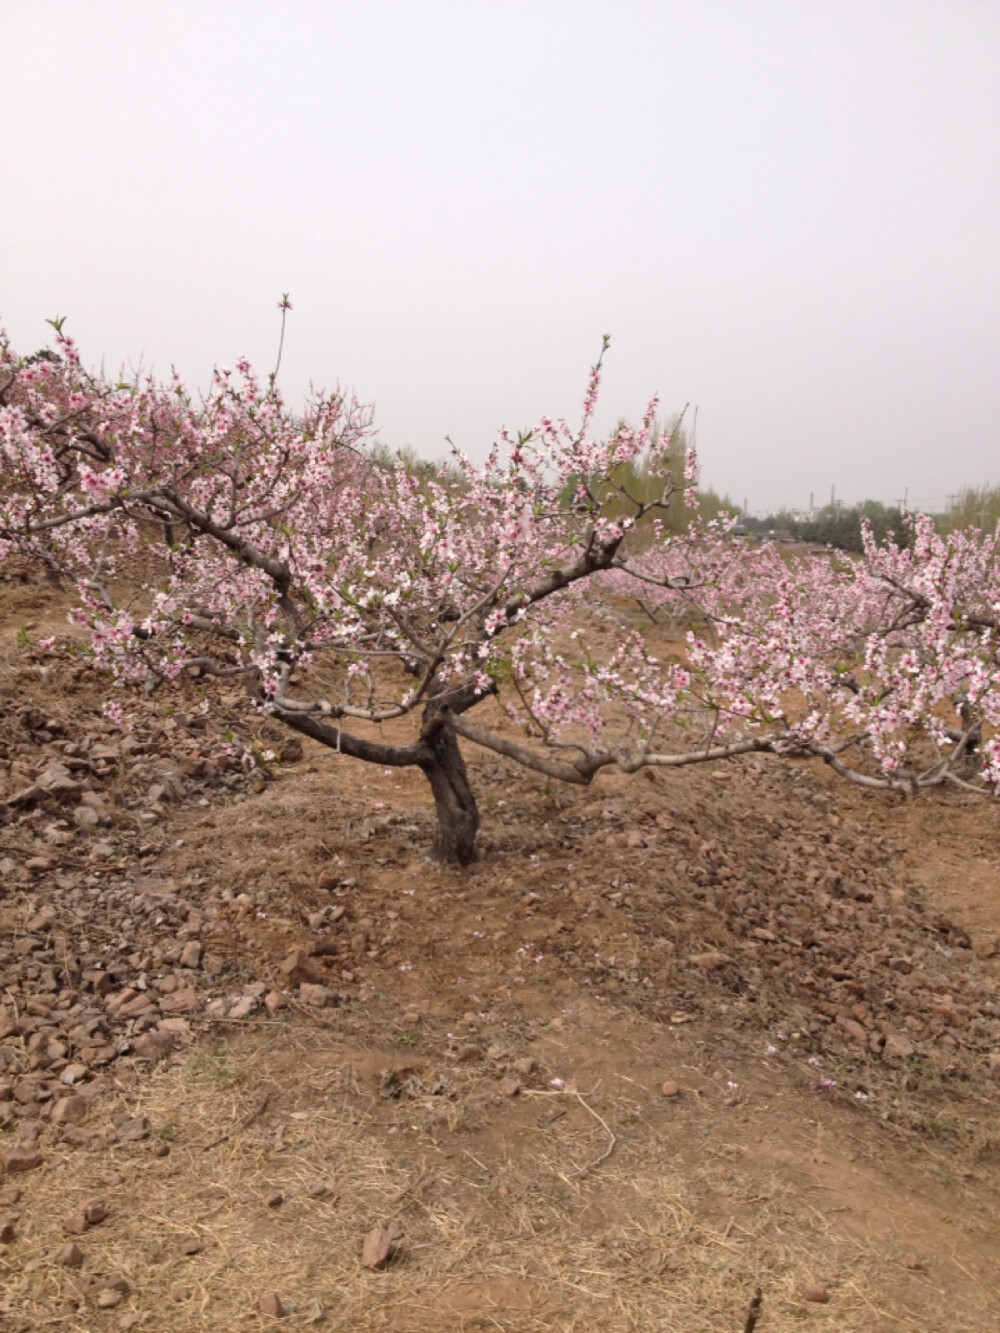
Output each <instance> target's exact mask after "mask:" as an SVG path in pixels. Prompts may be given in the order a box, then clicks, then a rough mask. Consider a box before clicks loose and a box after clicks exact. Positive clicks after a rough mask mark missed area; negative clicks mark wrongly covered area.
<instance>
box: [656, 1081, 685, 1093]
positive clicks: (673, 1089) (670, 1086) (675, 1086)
mask: <svg viewBox="0 0 1000 1333" xmlns="http://www.w3.org/2000/svg"><path fill="white" fill-rule="evenodd" d="M660 1092H661V1093H662V1094H663V1096H664V1097H679V1096H680V1095H681V1087H680V1084H679V1083H674V1082H673V1080H672V1079H669V1078H668V1079H667V1081H666V1082H665V1083H664V1084H663V1086H662V1087H661V1088H660Z"/></svg>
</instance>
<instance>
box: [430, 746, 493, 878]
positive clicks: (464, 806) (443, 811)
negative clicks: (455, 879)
mask: <svg viewBox="0 0 1000 1333" xmlns="http://www.w3.org/2000/svg"><path fill="white" fill-rule="evenodd" d="M425 744H426V746H427V748H428V749H429V751H430V756H429V758H427V759H425V760H422V761H421V763H420V767H421V768H422V769H423V771H424V773H425V774H426V775H427V781H428V782H429V783H430V784H431V791H432V792H433V793H434V804H435V806H436V808H437V817H438V831H437V836H436V837H435V839H434V847H433V855H434V856H435V857H436V858H437V859H438V860H439V861H445V862H447V863H448V864H450V865H460V866H467V865H469V863H470V862H472V861H474V860H475V858H476V834H477V833H478V831H479V809H478V807H477V805H476V798H475V796H473V794H472V788H471V787H470V786H469V775H468V773H467V772H466V770H465V760H464V759H463V758H462V752H461V750H460V749H459V748H458V741H457V740H456V739H455V733H454V731H452V729H451V727H449V726H443V727H441V728H440V730H438V731H437V732H436V733H435V734H434V736H433V737H431V738H429V739H427V740H426V741H425Z"/></svg>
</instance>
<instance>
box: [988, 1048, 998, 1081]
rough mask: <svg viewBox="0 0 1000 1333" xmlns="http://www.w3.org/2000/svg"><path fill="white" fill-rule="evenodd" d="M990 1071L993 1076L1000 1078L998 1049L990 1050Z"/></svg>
mask: <svg viewBox="0 0 1000 1333" xmlns="http://www.w3.org/2000/svg"><path fill="white" fill-rule="evenodd" d="M989 1065H990V1073H991V1074H992V1075H993V1077H994V1078H1000V1051H991V1052H990V1057H989Z"/></svg>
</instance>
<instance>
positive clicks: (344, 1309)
mask: <svg viewBox="0 0 1000 1333" xmlns="http://www.w3.org/2000/svg"><path fill="white" fill-rule="evenodd" d="M345 1056H346V1057H347V1059H346V1061H345ZM376 1064H377V1058H376ZM397 1065H398V1067H399V1068H400V1069H401V1070H403V1072H405V1069H404V1067H403V1065H402V1060H401V1059H400V1060H399V1061H397ZM414 1067H416V1068H419V1067H420V1062H419V1059H417V1060H416V1064H415V1066H414ZM365 1068H366V1069H367V1070H368V1073H367V1074H366V1072H365V1069H362V1068H361V1064H359V1062H358V1060H357V1059H356V1058H352V1057H351V1056H350V1055H349V1053H348V1052H347V1051H346V1049H345V1048H344V1047H342V1046H337V1045H335V1044H334V1043H333V1040H332V1039H331V1037H330V1034H329V1033H328V1032H327V1033H323V1032H319V1031H317V1029H316V1028H315V1027H310V1026H307V1025H305V1024H304V1023H303V1022H301V1021H300V1020H298V1019H296V1020H294V1021H293V1022H292V1023H291V1024H289V1026H288V1027H287V1028H286V1029H285V1030H283V1031H281V1032H280V1033H277V1034H276V1033H275V1032H274V1031H273V1030H267V1031H266V1032H265V1031H263V1030H261V1031H258V1032H256V1033H251V1032H248V1033H240V1034H239V1035H238V1036H236V1037H235V1038H234V1039H233V1040H232V1041H231V1042H229V1041H225V1040H220V1041H214V1042H209V1043H204V1042H203V1043H202V1044H201V1045H196V1046H194V1047H192V1048H189V1050H188V1051H187V1052H185V1053H184V1054H183V1055H182V1056H180V1057H179V1058H177V1059H176V1060H175V1061H174V1062H171V1063H169V1064H167V1065H163V1066H161V1067H160V1068H159V1069H157V1070H154V1071H153V1072H152V1074H151V1075H149V1076H147V1077H146V1078H145V1079H144V1080H143V1081H142V1082H141V1083H136V1084H135V1085H134V1086H133V1087H131V1088H128V1089H125V1088H123V1089H121V1090H119V1092H118V1093H117V1094H116V1096H115V1097H113V1098H108V1099H105V1100H104V1101H103V1102H101V1103H100V1104H99V1106H98V1107H97V1108H96V1110H95V1113H94V1124H93V1127H95V1128H101V1127H102V1126H107V1128H108V1129H109V1130H110V1127H111V1122H113V1119H114V1117H115V1116H119V1117H121V1116H123V1115H125V1114H128V1115H132V1116H135V1115H146V1116H148V1117H149V1120H150V1122H151V1124H152V1127H153V1132H152V1135H151V1137H150V1138H149V1139H148V1140H146V1141H145V1142H141V1143H132V1144H127V1143H110V1144H107V1145H105V1146H102V1147H100V1148H99V1149H96V1150H92V1149H89V1148H87V1149H78V1150H76V1151H74V1152H71V1153H70V1152H66V1153H62V1154H60V1152H59V1150H58V1149H54V1150H52V1151H50V1152H49V1153H48V1154H47V1156H48V1165H47V1167H46V1168H45V1169H44V1170H42V1171H40V1172H36V1173H33V1174H32V1175H30V1176H25V1177H23V1181H24V1190H25V1197H24V1199H23V1200H22V1203H21V1211H22V1221H21V1223H20V1224H19V1232H20V1238H19V1240H18V1242H17V1244H16V1246H15V1247H11V1248H10V1249H8V1250H7V1251H6V1252H5V1253H4V1254H3V1255H2V1257H0V1264H2V1268H0V1274H2V1280H3V1282H4V1285H5V1290H6V1292H7V1297H6V1301H5V1305H4V1307H2V1308H3V1309H4V1310H5V1311H6V1318H7V1320H8V1322H7V1323H6V1324H4V1327H5V1328H9V1329H11V1330H19V1331H20V1330H25V1331H26V1330H28V1329H32V1330H34V1329H41V1328H45V1327H50V1326H51V1327H58V1328H65V1329H67V1330H80V1331H82V1330H85V1329H96V1328H105V1327H108V1328H114V1327H116V1326H117V1323H118V1321H119V1320H120V1319H121V1317H122V1315H123V1314H127V1313H129V1312H136V1313H139V1314H140V1315H141V1324H140V1325H138V1326H139V1327H141V1328H142V1329H161V1330H167V1329H169V1330H187V1329H192V1330H194V1329H206V1330H207V1329H210V1330H213V1333H227V1331H228V1330H231V1329H232V1330H237V1329H245V1328H253V1327H263V1326H265V1325H267V1324H269V1323H271V1322H273V1321H271V1320H269V1319H268V1318H267V1317H265V1316H264V1315H262V1314H261V1313H260V1300H261V1298H262V1297H263V1296H264V1295H265V1294H267V1293H269V1292H275V1293H277V1294H278V1295H279V1296H280V1297H281V1299H282V1300H283V1302H284V1303H285V1304H286V1306H288V1307H291V1309H290V1317H289V1319H288V1321H287V1326H288V1327H295V1326H308V1325H309V1324H310V1323H311V1322H313V1321H315V1320H316V1318H317V1313H318V1311H319V1310H322V1312H323V1314H322V1318H323V1323H322V1326H323V1327H325V1328H330V1329H343V1330H347V1329H350V1330H372V1333H375V1331H376V1330H379V1331H382V1330H385V1331H388V1330H399V1331H400V1333H424V1331H425V1330H431V1329H470V1330H471V1329H503V1330H506V1333H528V1331H529V1330H532V1331H534V1330H543V1329H544V1330H551V1329H559V1330H575V1331H576V1333H598V1330H600V1333H617V1331H618V1330H621V1331H622V1333H624V1331H625V1330H636V1331H637V1333H638V1331H639V1330H643V1331H644V1330H650V1329H652V1330H663V1333H729V1330H738V1329H742V1327H743V1320H744V1318H745V1311H746V1306H747V1303H748V1301H749V1298H750V1295H751V1294H752V1292H753V1289H754V1287H755V1286H757V1284H758V1283H759V1284H760V1285H762V1286H763V1288H764V1293H765V1306H764V1309H765V1313H764V1316H763V1318H762V1320H761V1323H760V1324H759V1326H758V1327H759V1330H760V1333H781V1331H782V1330H793V1329H795V1330H798V1329H801V1328H803V1327H807V1328H815V1329H830V1330H834V1329H836V1330H837V1333H872V1331H873V1330H881V1329H886V1330H888V1329H897V1330H912V1333H925V1331H926V1330H928V1329H931V1328H941V1329H945V1328H947V1329H948V1330H949V1333H985V1330H987V1329H992V1328H995V1327H996V1326H997V1309H996V1306H995V1305H994V1306H993V1307H992V1312H991V1308H990V1300H989V1297H988V1296H987V1294H986V1293H985V1292H984V1291H983V1290H982V1289H980V1288H978V1287H977V1285H976V1283H975V1281H974V1280H973V1279H972V1276H971V1274H970V1278H969V1283H968V1286H967V1289H966V1291H965V1292H964V1294H959V1293H956V1288H955V1284H954V1282H953V1281H952V1282H950V1283H949V1289H948V1292H947V1294H945V1293H944V1292H942V1291H940V1290H938V1286H937V1283H936V1281H935V1280H934V1279H933V1277H932V1276H931V1275H928V1274H927V1273H924V1272H921V1271H918V1270H915V1269H913V1268H912V1267H910V1268H908V1267H907V1266H906V1256H905V1255H900V1254H899V1253H897V1252H896V1251H895V1250H894V1249H893V1247H892V1246H890V1245H883V1246H874V1247H873V1246H871V1245H869V1244H866V1243H864V1242H863V1241H861V1240H859V1239H857V1238H856V1237H853V1236H851V1235H850V1234H848V1232H847V1231H846V1230H844V1229H843V1228H842V1227H841V1226H840V1225H839V1223H838V1219H837V1218H836V1217H835V1216H833V1215H823V1214H822V1213H821V1212H819V1211H817V1209H816V1208H815V1207H813V1206H812V1205H811V1204H810V1203H809V1201H808V1199H807V1197H806V1195H805V1193H804V1192H803V1191H801V1190H799V1189H797V1188H796V1187H795V1186H793V1185H792V1184H790V1183H789V1180H788V1179H787V1178H786V1177H784V1176H783V1177H782V1178H781V1179H779V1178H778V1177H777V1176H775V1175H774V1174H773V1172H770V1171H760V1172H755V1171H754V1170H753V1169H747V1166H746V1163H745V1159H744V1157H743V1155H742V1153H741V1151H739V1150H738V1149H735V1148H733V1147H732V1146H730V1145H727V1143H726V1142H725V1140H724V1138H723V1137H722V1136H721V1135H720V1134H719V1133H718V1132H717V1130H718V1126H715V1125H713V1124H712V1123H711V1120H710V1118H709V1115H710V1113H709V1112H707V1111H706V1123H705V1125H704V1131H703V1137H702V1141H701V1142H700V1143H692V1142H690V1141H688V1142H687V1144H686V1151H685V1152H684V1153H677V1152H676V1151H675V1150H674V1147H673V1146H668V1145H667V1144H666V1142H665V1140H664V1137H663V1135H662V1134H660V1133H658V1131H657V1130H656V1128H655V1126H654V1125H653V1123H652V1121H647V1120H643V1118H642V1117H641V1116H639V1115H636V1114H635V1111H636V1108H634V1107H630V1105H629V1104H627V1103H624V1102H615V1101H614V1100H612V1099H608V1098H604V1099H601V1100H600V1112H599V1113H598V1112H595V1111H594V1108H593V1106H592V1105H591V1104H590V1103H589V1102H588V1101H587V1100H586V1098H584V1099H583V1101H582V1102H581V1099H580V1098H579V1097H577V1096H575V1095H569V1096H563V1097H559V1096H545V1095H542V1096H536V1097H535V1098H521V1099H518V1100H517V1102H516V1104H515V1103H511V1102H507V1103H505V1106H506V1112H505V1114H504V1115H501V1114H500V1112H499V1111H497V1110H496V1109H495V1103H496V1099H495V1096H493V1094H494V1090H495V1084H492V1083H489V1082H488V1080H485V1079H484V1076H482V1075H477V1074H475V1073H473V1072H467V1073H461V1074H460V1073H459V1072H458V1071H455V1076H454V1081H453V1083H452V1086H451V1096H450V1097H441V1096H433V1095H431V1094H429V1093H428V1094H423V1093H422V1092H421V1090H420V1087H419V1085H414V1086H415V1088H416V1095H415V1096H413V1097H403V1098H400V1099H399V1100H397V1101H390V1100H386V1099H384V1098H382V1097H380V1096H379V1094H378V1091H377V1077H376V1079H374V1080H373V1079H372V1078H370V1077H369V1074H370V1072H371V1069H372V1068H373V1066H372V1062H371V1059H370V1058H369V1059H368V1060H367V1064H366V1066H365ZM484 1083H486V1084H487V1086H485V1087H484V1086H483V1085H484ZM491 1097H493V1100H492V1101H491ZM491 1108H493V1109H492V1111H491ZM514 1116H516V1119H512V1118H511V1117H514ZM598 1117H599V1118H598ZM601 1122H603V1123H601ZM609 1133H614V1134H615V1136H616V1139H617V1142H616V1144H615V1147H614V1151H613V1152H612V1153H611V1154H610V1156H608V1157H607V1158H605V1159H604V1160H601V1161H600V1162H599V1164H598V1165H597V1166H596V1167H594V1168H592V1169H590V1170H586V1168H587V1166H588V1164H590V1163H593V1162H595V1161H597V1160H598V1159H599V1158H601V1157H602V1154H604V1153H605V1152H606V1151H607V1148H608V1146H609V1137H608V1134H609ZM157 1144H166V1145H167V1146H168V1147H169V1155H167V1156H163V1157H160V1156H157V1155H155V1154H156V1145H157ZM160 1151H162V1149H160ZM275 1192H280V1193H281V1194H282V1195H283V1196H284V1201H283V1202H282V1203H281V1204H280V1205H278V1206H269V1205H268V1202H267V1200H268V1197H269V1196H270V1195H272V1194H273V1193H275ZM95 1196H100V1197H102V1198H103V1199H104V1200H105V1201H106V1203H107V1205H108V1208H109V1212H110V1216H109V1218H108V1220H107V1221H106V1222H104V1223H103V1224H102V1225H99V1226H96V1227H94V1228H92V1229H91V1230H90V1231H88V1232H87V1233H86V1234H85V1235H84V1236H83V1237H82V1238H80V1240H79V1244H80V1248H81V1249H82V1250H83V1251H84V1253H85V1256H86V1257H85V1263H84V1266H83V1268H82V1270H80V1273H82V1274H83V1275H84V1276H85V1277H91V1278H97V1275H102V1277H103V1278H104V1279H107V1278H109V1277H111V1276H113V1275H121V1276H123V1277H124V1278H125V1279H126V1280H127V1282H128V1284H129V1287H130V1292H129V1294H128V1295H127V1296H126V1297H125V1298H124V1300H123V1301H122V1302H121V1304H119V1305H118V1306H117V1307H116V1308H115V1309H113V1310H111V1311H107V1312H105V1311H101V1310H98V1309H97V1308H95V1304H94V1298H95V1297H96V1295H97V1293H98V1292H99V1290H100V1288H101V1279H100V1278H97V1280H95V1281H94V1282H93V1285H92V1286H91V1288H90V1291H89V1293H88V1294H87V1297H86V1299H85V1300H81V1293H80V1275H79V1274H75V1273H73V1272H71V1271H69V1270H66V1269H64V1268H60V1267H59V1266H57V1265H56V1264H55V1263H54V1262H53V1255H54V1253H55V1251H56V1250H58V1248H59V1247H60V1245H62V1244H63V1243H64V1242H65V1240H66V1239H67V1238H66V1237H65V1236H64V1235H63V1234H62V1232H61V1225H60V1224H61V1220H62V1219H63V1218H64V1217H65V1216H67V1215H68V1214H71V1213H73V1212H76V1211H78V1210H79V1209H80V1208H81V1207H82V1206H83V1204H84V1203H85V1202H86V1201H87V1200H88V1199H91V1198H93V1197H95ZM390 1220H396V1221H398V1222H399V1223H400V1224H401V1226H402V1228H403V1233H404V1234H403V1240H402V1242H401V1245H400V1250H399V1254H398V1257H397V1259H396V1260H395V1262H394V1263H393V1264H391V1265H390V1267H389V1268H388V1269H387V1270H386V1271H385V1272H382V1273H371V1272H367V1271H365V1270H364V1269H362V1267H361V1265H360V1253H361V1244H362V1241H363V1238H364V1236H365V1234H366V1232H367V1231H368V1229H369V1228H370V1227H372V1226H373V1225H375V1224H380V1223H381V1224H384V1223H387V1222H388V1221H390ZM189 1240H197V1241H198V1242H199V1243H200V1244H201V1246H202V1249H201V1250H200V1252H199V1253H197V1254H195V1255H190V1256H188V1255H185V1254H184V1252H183V1248H182V1247H183V1244H184V1242H185V1241H189ZM811 1283H822V1284H826V1285H827V1286H828V1287H829V1290H830V1294H831V1301H830V1303H829V1304H827V1305H820V1304H812V1303H808V1302H806V1301H805V1300H804V1299H803V1295H802V1293H803V1289H804V1288H805V1287H806V1286H807V1285H809V1284H811Z"/></svg>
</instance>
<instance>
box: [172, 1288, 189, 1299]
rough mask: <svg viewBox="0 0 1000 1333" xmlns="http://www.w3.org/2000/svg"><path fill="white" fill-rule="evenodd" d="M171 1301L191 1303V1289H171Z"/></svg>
mask: <svg viewBox="0 0 1000 1333" xmlns="http://www.w3.org/2000/svg"><path fill="white" fill-rule="evenodd" d="M170 1299H171V1300H172V1301H189V1300H190V1299H191V1288H190V1287H171V1288H170Z"/></svg>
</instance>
